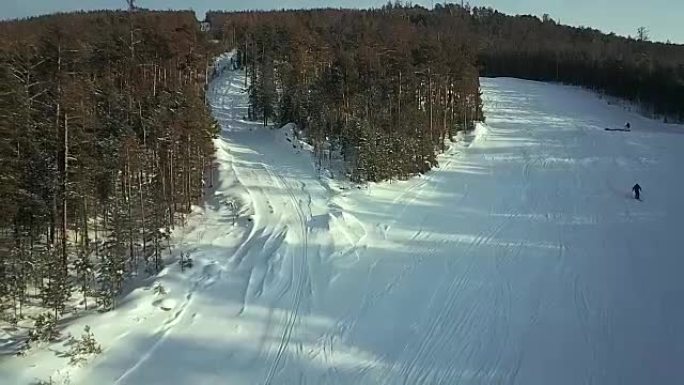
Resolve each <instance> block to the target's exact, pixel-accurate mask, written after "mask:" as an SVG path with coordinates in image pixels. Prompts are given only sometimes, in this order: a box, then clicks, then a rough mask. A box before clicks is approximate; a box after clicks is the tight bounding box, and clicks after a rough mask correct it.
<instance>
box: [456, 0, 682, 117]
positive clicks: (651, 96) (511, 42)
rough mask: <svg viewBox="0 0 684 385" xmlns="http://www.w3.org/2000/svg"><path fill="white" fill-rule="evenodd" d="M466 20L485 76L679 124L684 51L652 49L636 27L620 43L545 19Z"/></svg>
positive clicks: (484, 13)
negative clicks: (626, 106) (582, 90)
mask: <svg viewBox="0 0 684 385" xmlns="http://www.w3.org/2000/svg"><path fill="white" fill-rule="evenodd" d="M443 11H444V10H443ZM469 13H470V23H471V25H472V28H473V30H474V31H475V33H477V34H478V35H479V36H480V39H481V44H480V46H481V49H480V52H479V63H480V67H481V74H482V75H483V76H509V77H517V78H523V79H531V80H541V81H555V82H562V83H566V84H572V85H578V86H582V87H586V88H589V89H593V90H596V91H598V92H601V93H605V94H608V95H611V96H615V97H619V98H622V99H625V100H628V101H631V102H633V103H635V104H637V105H638V106H639V107H640V108H641V110H642V112H643V113H644V114H645V115H648V116H651V117H659V118H665V119H666V120H669V121H672V122H684V45H676V44H670V43H659V42H650V41H648V35H647V31H646V30H645V29H644V28H643V27H640V28H637V27H636V26H635V32H636V36H635V37H621V36H616V35H615V34H605V33H602V32H600V31H598V30H595V29H591V28H576V27H569V26H565V25H562V24H559V23H558V22H557V21H555V20H553V19H552V18H551V17H550V16H548V15H544V16H543V17H542V18H541V19H540V18H537V17H534V16H507V15H505V14H502V13H500V12H497V11H495V10H493V9H491V8H473V9H472V10H470V11H469Z"/></svg>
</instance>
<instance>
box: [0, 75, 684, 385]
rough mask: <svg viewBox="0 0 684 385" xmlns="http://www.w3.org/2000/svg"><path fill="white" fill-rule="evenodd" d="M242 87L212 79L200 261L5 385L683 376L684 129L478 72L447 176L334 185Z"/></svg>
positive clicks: (189, 246)
mask: <svg viewBox="0 0 684 385" xmlns="http://www.w3.org/2000/svg"><path fill="white" fill-rule="evenodd" d="M242 85H244V78H243V75H242V73H240V72H231V71H225V72H224V73H223V74H222V75H221V76H219V77H218V78H217V79H216V80H215V81H214V82H213V83H212V84H211V86H210V90H209V93H210V94H209V99H210V101H211V104H212V107H213V109H214V114H215V116H216V118H217V119H218V120H219V122H220V123H221V125H222V128H223V132H222V135H221V136H220V138H218V139H217V140H216V143H215V144H216V147H217V153H216V156H217V166H218V169H217V181H218V182H217V183H216V186H215V187H216V188H215V191H213V192H212V196H210V198H209V199H208V201H207V203H206V205H205V206H204V207H202V208H198V210H196V213H195V214H193V215H192V216H191V218H190V219H189V221H188V225H187V227H186V228H185V229H184V230H182V231H179V232H177V233H175V234H174V240H175V242H176V243H177V244H178V245H179V246H178V247H179V250H181V251H184V252H189V253H190V256H191V257H192V258H193V261H194V267H193V268H191V269H187V270H185V272H181V271H180V267H179V266H177V265H174V266H169V267H167V268H166V269H165V270H164V271H163V272H162V274H160V276H159V277H158V278H157V279H156V281H155V282H154V284H151V285H150V286H149V287H141V288H139V289H137V290H134V291H133V292H131V293H130V294H129V295H128V296H126V297H125V298H124V299H123V301H122V302H123V303H122V305H121V306H119V307H118V308H117V309H116V310H114V311H112V312H108V313H104V314H94V315H88V316H86V317H83V318H80V319H77V320H75V321H73V322H72V323H71V324H70V325H69V326H68V327H67V330H66V332H67V333H69V332H70V333H72V334H73V335H80V332H81V330H82V329H83V325H85V324H88V325H91V327H92V330H93V332H94V334H95V337H96V338H97V340H98V341H99V342H100V343H101V344H102V347H103V349H104V352H103V353H102V354H101V355H99V356H97V357H95V358H93V359H91V360H90V361H89V362H88V363H87V364H86V365H84V366H80V367H67V364H66V362H67V360H66V359H65V358H60V357H57V356H56V355H55V353H54V351H55V350H57V351H61V350H65V348H64V346H63V343H56V344H54V345H52V346H51V347H50V348H49V349H34V350H32V351H31V352H30V353H29V354H28V355H27V356H26V357H21V358H7V359H4V360H3V361H0V373H2V376H1V377H0V383H2V384H25V383H29V382H30V381H32V380H34V379H35V378H41V379H46V378H47V377H49V376H53V378H54V379H56V380H58V381H59V380H61V379H63V378H69V380H70V382H71V384H84V385H85V384H100V383H102V384H117V385H153V384H197V385H203V384H206V385H209V384H234V385H240V384H245V385H246V384H250V385H253V384H354V385H360V384H388V385H389V384H392V385H394V384H412V385H413V384H415V385H418V384H459V383H463V384H526V385H535V384H539V385H545V384H573V385H575V384H580V383H586V384H591V383H594V384H621V385H622V384H645V383H658V384H665V383H679V382H682V381H684V367H682V365H680V361H681V357H683V356H684V333H681V332H680V328H681V325H683V324H684V308H682V306H681V298H682V295H683V294H684V281H682V280H681V271H682V268H683V267H684V261H682V259H681V252H680V251H679V250H680V245H681V242H680V238H681V236H680V226H679V224H680V223H681V218H683V214H684V203H682V202H683V201H682V199H681V192H682V187H684V186H683V184H684V181H682V179H681V178H680V177H679V175H680V173H679V169H678V166H679V165H680V164H682V162H683V161H684V159H682V158H684V154H682V151H681V148H683V147H682V146H684V135H682V134H681V133H684V131H681V130H682V127H678V126H668V125H664V124H662V123H659V122H657V121H652V120H648V119H645V118H641V117H639V116H637V115H635V114H633V113H630V112H628V111H624V109H622V108H620V107H617V106H610V105H607V104H606V103H605V102H603V101H601V100H600V99H599V98H598V97H596V96H595V95H594V94H592V93H590V92H588V91H584V90H580V89H577V88H571V87H564V86H559V85H551V84H543V83H537V82H530V81H523V80H515V79H482V88H483V92H484V96H483V97H484V102H485V113H486V116H487V124H480V125H478V126H477V129H476V130H475V132H474V133H472V134H470V135H468V136H467V137H462V138H460V139H461V140H460V141H459V142H458V143H456V144H455V145H454V146H452V147H451V149H450V150H449V151H448V152H447V153H446V154H443V155H441V156H440V157H439V161H440V167H439V168H438V169H436V170H434V171H432V172H430V173H428V174H427V175H425V176H423V177H418V178H414V179H412V180H410V181H406V182H392V183H374V184H371V185H369V186H368V187H367V188H354V187H353V186H352V185H350V184H348V183H344V182H341V181H334V180H330V179H326V178H320V177H319V173H318V172H317V171H316V168H315V166H314V163H315V162H314V161H313V160H312V158H311V156H310V151H308V150H307V149H306V148H304V147H303V146H301V145H297V146H294V147H293V145H292V143H291V142H288V141H287V140H286V138H285V137H284V136H285V134H286V133H288V132H289V135H291V132H292V131H291V129H292V127H289V128H288V129H287V130H278V129H273V128H270V127H262V126H261V125H260V124H259V123H254V122H248V121H245V120H244V116H246V103H247V95H246V94H245V93H244V91H243V90H242V88H241V87H242ZM625 121H629V122H631V123H632V131H631V132H629V133H623V132H618V133H616V132H607V131H605V128H606V127H622V126H623V124H624V122H625ZM680 132H681V133H680ZM636 182H639V183H640V184H641V185H642V186H643V187H644V191H643V196H644V201H643V202H638V201H635V200H633V199H631V196H630V189H631V186H632V185H633V184H634V183H636ZM228 202H234V205H235V206H236V209H235V210H233V209H232V208H231V207H230V205H229V204H228ZM233 211H237V212H238V215H237V218H236V221H235V224H234V225H233ZM156 285H161V286H162V287H163V288H164V290H163V292H161V290H158V289H156V290H155V289H154V287H155V286H156ZM57 383H59V382H57Z"/></svg>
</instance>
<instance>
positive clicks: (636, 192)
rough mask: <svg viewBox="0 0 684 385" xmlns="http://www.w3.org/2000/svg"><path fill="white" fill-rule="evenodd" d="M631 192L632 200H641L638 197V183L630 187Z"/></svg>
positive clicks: (639, 188)
mask: <svg viewBox="0 0 684 385" xmlns="http://www.w3.org/2000/svg"><path fill="white" fill-rule="evenodd" d="M632 191H634V199H636V200H641V198H640V197H639V193H640V192H641V186H639V183H637V184H635V185H634V187H632Z"/></svg>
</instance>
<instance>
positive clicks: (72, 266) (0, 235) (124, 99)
mask: <svg viewBox="0 0 684 385" xmlns="http://www.w3.org/2000/svg"><path fill="white" fill-rule="evenodd" d="M213 49H214V48H212V47H211V46H210V45H209V43H208V42H207V39H206V36H204V34H202V33H200V31H199V26H198V25H197V22H196V20H195V16H194V14H193V13H192V12H136V13H127V12H92V13H74V14H60V15H54V16H49V17H39V18H32V19H28V20H20V21H5V22H0V210H1V211H2V216H0V311H1V313H2V314H3V315H5V316H7V315H9V317H8V318H10V319H12V320H14V321H17V320H19V319H21V318H22V316H23V314H22V313H23V308H24V306H26V305H27V304H29V305H38V306H41V307H43V308H47V309H50V310H51V311H52V312H53V313H54V314H55V315H59V314H61V313H62V312H64V311H65V306H66V305H67V304H68V303H70V301H71V300H73V299H74V297H72V296H73V295H80V296H82V300H81V303H82V305H83V307H85V308H86V309H87V308H88V307H94V306H96V305H97V306H99V307H100V308H102V309H109V308H111V307H113V306H114V305H115V300H116V298H117V295H118V294H119V293H120V292H121V290H122V288H123V284H124V280H125V279H126V278H128V277H131V276H134V275H137V274H141V273H142V274H144V273H145V272H150V273H151V272H155V271H159V269H160V268H161V267H162V260H161V257H162V252H163V250H164V249H165V248H166V247H167V246H168V242H167V240H168V236H169V233H170V231H171V229H172V228H173V227H174V225H175V224H177V223H178V221H179V220H181V218H182V216H183V214H184V213H187V212H188V211H189V210H190V206H191V205H192V204H194V203H197V202H199V201H200V200H201V199H202V192H203V187H204V186H205V184H206V183H207V182H208V181H209V177H210V170H211V167H210V165H211V162H212V157H213V153H214V148H213V143H212V138H214V137H215V136H216V134H217V132H218V131H217V130H218V129H217V124H216V123H215V121H214V120H213V119H212V118H211V115H210V112H209V109H208V108H207V106H206V105H205V97H204V85H205V83H206V81H207V73H208V71H207V66H208V63H210V60H211V58H212V56H213V51H212V50H213Z"/></svg>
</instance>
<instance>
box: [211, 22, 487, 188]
mask: <svg viewBox="0 0 684 385" xmlns="http://www.w3.org/2000/svg"><path fill="white" fill-rule="evenodd" d="M418 16H420V15H414V14H411V13H410V12H408V11H407V12H388V11H387V10H384V9H381V10H357V11H351V10H317V11H285V12H241V13H219V12H212V13H210V14H209V15H208V20H209V21H210V23H211V24H212V26H216V25H219V26H221V27H220V28H213V29H214V31H215V34H216V37H217V38H219V39H223V40H224V41H225V42H227V43H228V44H230V45H233V46H235V47H237V49H238V52H239V56H238V59H239V60H238V62H239V63H238V64H239V65H240V66H242V67H244V68H245V70H246V72H247V78H249V82H248V86H249V98H250V112H249V115H250V117H251V118H252V119H255V120H261V121H263V122H264V124H267V123H268V122H277V123H280V124H285V123H289V122H294V123H296V124H297V126H298V128H299V129H301V130H302V132H304V135H306V140H308V141H309V142H310V144H312V145H313V148H314V152H315V153H316V155H317V156H318V159H319V161H320V162H323V161H325V159H326V158H328V159H329V158H330V157H332V156H335V155H337V156H339V157H340V158H342V159H343V160H344V164H345V165H346V170H347V173H348V176H349V177H350V178H351V179H352V180H353V181H357V182H364V181H380V180H386V179H391V178H400V179H406V178H408V177H409V176H411V175H415V174H417V173H423V172H426V171H428V170H429V169H431V168H432V167H434V166H436V165H437V158H436V154H437V153H438V152H439V151H443V150H444V149H445V141H446V140H447V139H450V138H452V137H453V136H454V135H456V133H457V131H459V130H466V129H469V128H472V126H473V122H474V121H477V120H481V119H482V108H481V100H480V93H479V79H478V71H477V67H476V65H475V64H476V59H477V51H476V49H475V44H473V39H472V37H471V36H470V35H469V33H468V31H467V30H465V29H464V28H461V26H460V25H458V24H453V23H452V20H451V17H449V16H448V15H438V14H426V15H424V16H426V17H427V18H423V17H418Z"/></svg>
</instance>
